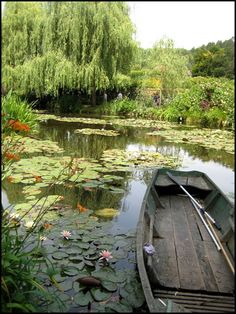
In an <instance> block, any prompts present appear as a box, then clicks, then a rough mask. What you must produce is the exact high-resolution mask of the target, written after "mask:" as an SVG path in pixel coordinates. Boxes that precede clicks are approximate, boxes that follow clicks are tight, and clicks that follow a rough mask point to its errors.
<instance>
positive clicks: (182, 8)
mask: <svg viewBox="0 0 236 314" xmlns="http://www.w3.org/2000/svg"><path fill="white" fill-rule="evenodd" d="M126 2H127V3H128V5H129V7H130V17H131V20H132V21H133V23H134V24H135V26H136V34H135V37H134V38H135V39H136V40H137V41H138V42H139V43H140V46H141V47H142V48H151V47H152V46H153V44H154V43H155V42H157V41H159V40H160V39H162V38H163V37H167V38H169V39H172V40H173V41H174V45H175V48H185V49H192V48H193V47H195V48H197V47H200V46H202V45H206V44H208V43H209V42H217V41H218V40H222V41H224V40H227V39H230V38H232V37H234V27H235V25H234V24H235V13H234V11H235V10H234V1H137V2H136V1H126ZM4 3H5V1H2V2H1V5H2V6H3V5H4Z"/></svg>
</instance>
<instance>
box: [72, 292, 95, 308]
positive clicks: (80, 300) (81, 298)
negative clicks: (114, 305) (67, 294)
mask: <svg viewBox="0 0 236 314" xmlns="http://www.w3.org/2000/svg"><path fill="white" fill-rule="evenodd" d="M74 301H75V303H76V304H78V305H80V306H86V305H88V304H89V303H90V302H92V301H93V298H92V296H91V294H90V292H89V291H87V292H86V293H83V292H82V291H79V292H78V293H76V294H75V296H74Z"/></svg>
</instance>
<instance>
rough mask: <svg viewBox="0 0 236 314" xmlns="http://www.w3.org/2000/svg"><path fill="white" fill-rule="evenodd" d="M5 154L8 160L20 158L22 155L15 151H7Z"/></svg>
mask: <svg viewBox="0 0 236 314" xmlns="http://www.w3.org/2000/svg"><path fill="white" fill-rule="evenodd" d="M4 155H5V157H6V158H7V159H8V160H20V156H18V155H15V154H13V153H5V154H4Z"/></svg>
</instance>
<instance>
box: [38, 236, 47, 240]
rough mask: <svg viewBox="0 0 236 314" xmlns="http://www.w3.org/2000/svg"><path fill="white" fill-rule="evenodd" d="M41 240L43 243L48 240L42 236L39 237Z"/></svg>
mask: <svg viewBox="0 0 236 314" xmlns="http://www.w3.org/2000/svg"><path fill="white" fill-rule="evenodd" d="M39 240H41V241H45V240H47V237H44V236H40V237H39Z"/></svg>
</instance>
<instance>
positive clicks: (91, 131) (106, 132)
mask: <svg viewBox="0 0 236 314" xmlns="http://www.w3.org/2000/svg"><path fill="white" fill-rule="evenodd" d="M74 133H81V134H87V135H92V134H96V135H103V136H118V135H119V132H116V131H114V130H104V129H90V128H86V129H76V130H75V131H74Z"/></svg>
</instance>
